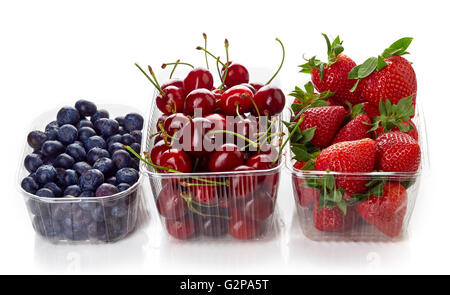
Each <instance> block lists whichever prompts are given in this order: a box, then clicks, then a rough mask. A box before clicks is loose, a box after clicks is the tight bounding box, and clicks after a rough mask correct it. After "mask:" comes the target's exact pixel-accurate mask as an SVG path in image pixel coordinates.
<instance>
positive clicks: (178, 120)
mask: <svg viewBox="0 0 450 295" xmlns="http://www.w3.org/2000/svg"><path fill="white" fill-rule="evenodd" d="M187 123H189V118H188V116H186V115H185V114H183V113H176V114H172V115H170V116H168V117H167V118H166V120H165V121H164V130H165V131H166V132H167V134H169V135H170V136H173V135H174V134H175V132H178V131H179V130H181V129H182V128H183V127H184V126H185V125H186V124H187Z"/></svg>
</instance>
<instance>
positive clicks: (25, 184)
mask: <svg viewBox="0 0 450 295" xmlns="http://www.w3.org/2000/svg"><path fill="white" fill-rule="evenodd" d="M20 186H21V187H22V188H23V189H24V190H25V191H26V192H29V193H30V194H35V193H36V191H37V190H38V189H39V184H37V182H36V181H35V180H34V179H33V177H30V176H27V177H25V178H24V179H22V182H21V183H20Z"/></svg>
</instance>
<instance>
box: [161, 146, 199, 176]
mask: <svg viewBox="0 0 450 295" xmlns="http://www.w3.org/2000/svg"><path fill="white" fill-rule="evenodd" d="M159 163H160V165H159V166H162V167H168V168H171V169H174V170H177V171H179V172H183V173H190V172H191V171H192V166H191V160H190V158H189V155H188V154H187V153H186V152H184V151H182V150H179V149H174V148H171V149H168V150H167V151H165V152H163V153H162V154H161V158H160V160H159ZM161 172H163V173H168V172H167V170H161Z"/></svg>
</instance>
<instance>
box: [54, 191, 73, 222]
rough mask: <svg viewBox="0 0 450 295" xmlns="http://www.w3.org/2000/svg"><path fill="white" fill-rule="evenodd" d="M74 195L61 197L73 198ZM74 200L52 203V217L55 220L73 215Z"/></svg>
mask: <svg viewBox="0 0 450 295" xmlns="http://www.w3.org/2000/svg"><path fill="white" fill-rule="evenodd" d="M71 198H72V196H70V195H67V196H64V197H62V198H61V199H71ZM72 207H73V206H72V202H58V203H55V204H52V214H51V215H52V219H53V220H54V221H60V220H63V219H64V218H66V217H67V216H70V215H72Z"/></svg>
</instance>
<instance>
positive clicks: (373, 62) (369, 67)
mask: <svg viewBox="0 0 450 295" xmlns="http://www.w3.org/2000/svg"><path fill="white" fill-rule="evenodd" d="M377 64H378V59H377V58H376V57H369V58H368V59H367V60H366V61H365V62H363V63H362V65H361V67H360V68H359V70H358V79H362V78H365V77H367V76H369V75H370V74H371V73H372V72H373V71H374V70H375V69H376V67H377Z"/></svg>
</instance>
